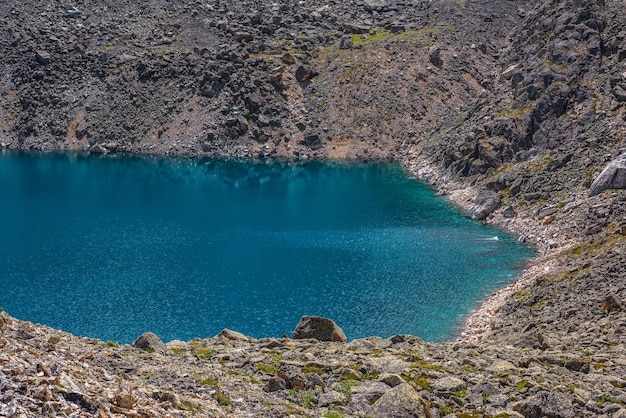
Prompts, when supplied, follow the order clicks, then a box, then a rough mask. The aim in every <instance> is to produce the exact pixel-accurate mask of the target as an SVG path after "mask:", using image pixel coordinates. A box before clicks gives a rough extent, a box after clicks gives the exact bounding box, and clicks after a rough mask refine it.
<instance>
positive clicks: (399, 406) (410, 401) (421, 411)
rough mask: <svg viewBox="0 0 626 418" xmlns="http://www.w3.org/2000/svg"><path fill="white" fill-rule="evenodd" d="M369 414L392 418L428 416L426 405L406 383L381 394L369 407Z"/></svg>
mask: <svg viewBox="0 0 626 418" xmlns="http://www.w3.org/2000/svg"><path fill="white" fill-rule="evenodd" d="M369 415H371V416H375V417H393V418H430V417H431V414H430V411H429V410H428V405H427V404H426V402H425V401H424V400H423V399H422V397H421V396H420V395H419V394H418V393H417V392H416V391H415V389H413V388H412V387H411V386H410V385H409V384H408V383H404V384H401V385H398V386H396V387H394V388H392V389H389V390H388V391H387V392H385V393H384V394H383V396H381V397H380V398H379V399H378V400H377V401H376V402H374V404H373V405H372V407H371V409H370V413H369Z"/></svg>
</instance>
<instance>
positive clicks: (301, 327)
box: [293, 316, 348, 343]
mask: <svg viewBox="0 0 626 418" xmlns="http://www.w3.org/2000/svg"><path fill="white" fill-rule="evenodd" d="M305 338H316V339H318V340H320V341H339V342H342V343H345V342H346V341H348V339H347V338H346V334H344V333H343V330H342V329H341V328H339V326H337V324H335V323H334V322H333V321H332V320H331V319H328V318H322V317H319V316H303V317H302V319H300V323H298V326H296V329H295V330H294V331H293V339H294V340H301V339H305Z"/></svg>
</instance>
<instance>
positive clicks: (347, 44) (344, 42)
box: [339, 35, 354, 49]
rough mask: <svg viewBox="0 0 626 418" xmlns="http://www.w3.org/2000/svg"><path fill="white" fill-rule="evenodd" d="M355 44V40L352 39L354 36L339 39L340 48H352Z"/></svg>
mask: <svg viewBox="0 0 626 418" xmlns="http://www.w3.org/2000/svg"><path fill="white" fill-rule="evenodd" d="M353 46H354V41H353V40H352V36H349V35H346V36H343V37H342V38H341V41H339V49H351V48H352V47H353Z"/></svg>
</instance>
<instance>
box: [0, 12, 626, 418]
mask: <svg viewBox="0 0 626 418" xmlns="http://www.w3.org/2000/svg"><path fill="white" fill-rule="evenodd" d="M5 3H6V4H5V5H4V6H6V7H1V8H0V22H3V25H4V26H3V28H4V29H5V30H3V31H1V32H0V53H1V54H2V56H3V60H2V62H0V149H2V150H4V149H6V150H34V151H43V152H48V151H77V152H87V153H90V154H93V155H109V154H111V155H114V154H115V153H131V154H133V153H134V154H144V155H145V154H154V155H165V156H179V155H180V156H206V157H217V156H219V157H232V158H281V159H287V160H310V159H327V160H385V161H398V162H400V163H401V164H402V165H403V166H404V167H405V169H406V170H407V171H408V172H409V173H412V174H413V175H414V176H415V177H417V178H419V179H422V180H424V181H425V182H427V183H429V184H431V185H432V187H434V188H435V189H436V190H437V191H438V193H439V194H441V195H445V196H446V197H447V198H448V199H449V200H450V201H451V202H452V203H454V204H455V205H457V206H459V207H460V208H461V210H462V211H465V212H467V213H468V215H470V216H471V217H472V218H474V219H478V220H481V221H484V222H487V223H489V224H491V225H495V226H498V227H501V228H503V229H505V230H507V231H511V232H512V233H514V234H516V235H518V236H520V237H521V239H523V240H525V241H526V242H528V243H530V244H532V245H533V246H534V247H535V248H536V250H537V257H536V258H535V259H533V260H531V261H530V262H529V265H528V267H527V268H526V269H525V271H524V272H523V273H522V274H521V275H520V276H519V277H518V278H517V280H516V281H515V282H514V283H512V284H511V285H510V286H508V287H506V288H505V289H501V290H499V291H496V292H494V294H493V295H491V297H488V298H487V299H486V300H485V301H483V302H482V304H481V305H480V306H477V309H476V310H475V311H474V312H473V313H472V314H471V315H470V316H469V317H468V318H467V319H466V322H465V325H464V326H463V328H462V329H461V330H460V332H459V337H458V338H457V339H456V340H455V341H447V342H442V343H437V344H435V343H430V342H424V341H422V340H421V339H419V338H418V337H415V336H409V335H396V336H393V337H390V338H386V339H383V338H378V337H370V338H364V339H359V340H354V341H349V342H338V341H334V342H333V341H331V342H321V341H319V340H317V339H303V340H294V339H291V338H287V337H285V338H262V339H252V338H249V337H246V336H243V335H241V334H239V333H237V332H236V330H235V331H229V330H226V331H224V332H222V333H220V334H218V335H217V336H215V337H213V338H205V339H194V340H192V341H187V342H183V341H171V342H167V343H162V342H160V341H158V337H154V338H153V337H150V338H146V340H148V341H152V342H151V343H150V344H148V345H143V344H142V347H144V348H138V347H133V346H131V345H121V346H120V345H119V344H117V343H116V342H114V341H106V342H103V341H99V340H94V339H90V338H82V337H77V336H74V335H71V334H68V333H65V332H63V331H61V330H55V329H52V328H50V327H47V326H45V325H36V324H32V323H29V322H25V321H20V320H19V319H16V318H13V317H11V316H9V315H8V314H7V313H6V312H2V313H0V416H6V417H12V418H13V417H30V416H35V417H38V416H81V417H99V418H103V417H192V416H202V417H256V416H263V417H266V416H267V417H297V416H314V417H324V418H341V417H367V416H370V417H386V416H395V417H432V418H440V417H448V418H452V417H457V418H469V417H498V418H505V417H516V418H517V417H530V418H535V417H536V418H540V417H553V418H573V417H582V416H590V417H591V416H597V417H607V418H623V417H626V408H625V406H626V380H625V379H624V376H626V332H624V330H626V309H624V307H623V305H622V304H623V303H626V302H624V301H626V286H625V285H624V273H623V272H624V271H625V270H626V180H624V179H626V174H624V173H625V168H624V161H625V157H624V154H625V153H626V131H625V129H624V120H626V73H625V72H624V62H625V60H626V48H625V47H624V39H625V38H626V35H625V34H624V30H623V28H624V27H626V15H625V14H624V13H623V2H620V1H617V0H602V1H596V0H564V1H562V0H558V1H557V0H542V1H529V0H515V1H506V2H493V1H489V0H467V1H465V0H462V1H461V0H441V1H439V0H437V1H423V2H422V1H411V2H408V1H402V0H363V1H357V0H347V1H344V2H327V1H323V0H310V1H309V0H307V1H292V0H285V1H280V2H274V3H271V4H269V3H266V2H261V1H259V0H250V1H234V2H233V1H224V0H215V1H210V2H195V3H189V2H183V1H180V0H172V1H158V0H141V1H133V2H130V1H126V0H121V1H113V0H103V1H102V2H97V3H93V2H91V3H90V2H84V1H78V2H76V4H72V5H70V4H68V5H67V6H62V5H60V4H52V3H46V2H36V1H33V0H25V1H21V2H17V1H13V0H9V1H7V2H5ZM468 280H471V277H468ZM53 302H54V301H53V298H51V303H53ZM94 308H96V307H94ZM338 325H339V326H341V324H338ZM295 326H296V324H294V327H295ZM146 331H149V330H146ZM138 337H139V336H138ZM347 337H348V338H349V337H350V336H349V335H348V336H347ZM155 338H156V340H155Z"/></svg>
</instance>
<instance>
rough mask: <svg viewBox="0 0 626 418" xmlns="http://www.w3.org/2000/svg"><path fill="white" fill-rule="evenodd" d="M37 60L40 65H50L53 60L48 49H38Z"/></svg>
mask: <svg viewBox="0 0 626 418" xmlns="http://www.w3.org/2000/svg"><path fill="white" fill-rule="evenodd" d="M35 60H36V61H37V63H38V64H40V65H48V64H50V61H52V58H51V57H50V54H49V53H48V52H46V51H37V52H35Z"/></svg>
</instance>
